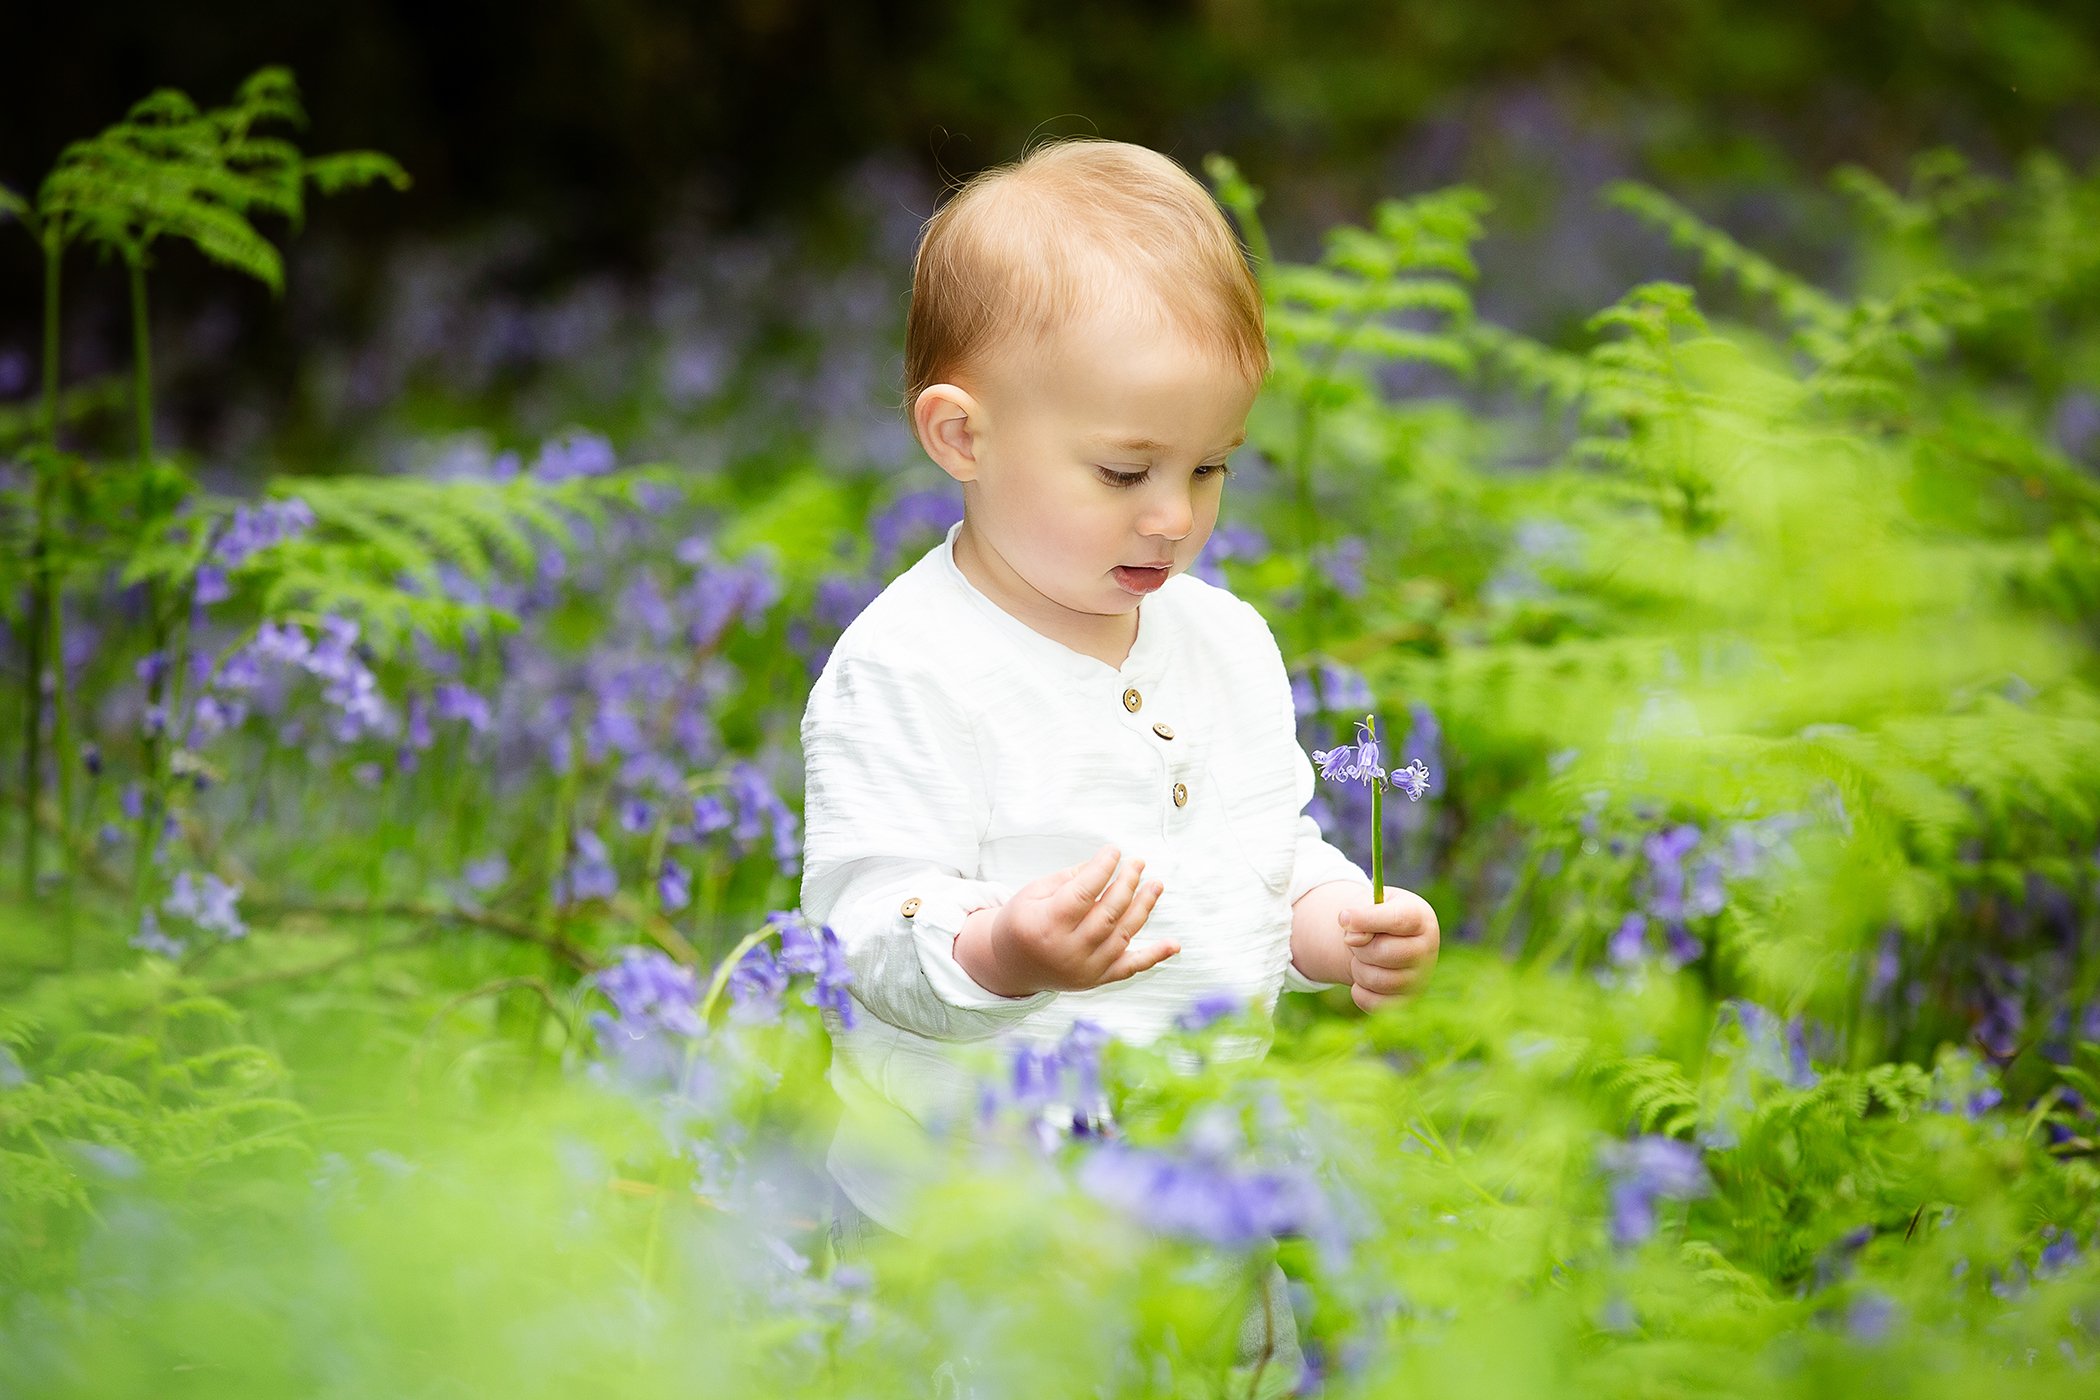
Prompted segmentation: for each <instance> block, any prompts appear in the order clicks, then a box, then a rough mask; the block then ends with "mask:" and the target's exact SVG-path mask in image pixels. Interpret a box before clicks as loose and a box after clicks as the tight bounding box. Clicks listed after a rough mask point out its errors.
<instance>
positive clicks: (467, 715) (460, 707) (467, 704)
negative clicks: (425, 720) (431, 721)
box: [430, 681, 491, 734]
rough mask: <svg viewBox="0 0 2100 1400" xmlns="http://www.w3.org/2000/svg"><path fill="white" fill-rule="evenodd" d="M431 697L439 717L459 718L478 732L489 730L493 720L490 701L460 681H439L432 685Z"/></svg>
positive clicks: (447, 718) (445, 718)
mask: <svg viewBox="0 0 2100 1400" xmlns="http://www.w3.org/2000/svg"><path fill="white" fill-rule="evenodd" d="M430 699H431V703H432V704H434V705H435V706H436V707H437V717H438V718H439V719H443V720H459V721H461V722H462V723H464V724H465V725H466V726H467V727H468V728H469V729H472V730H473V731H474V732H475V733H477V734H480V733H484V732H486V731H487V729H488V727H489V724H490V722H491V716H490V713H489V702H488V701H487V700H486V699H484V698H483V697H482V696H481V695H479V694H477V693H476V692H475V691H472V690H469V689H468V688H467V687H466V686H464V685H461V684H460V683H459V682H458V681H439V682H438V683H437V684H436V685H435V686H433V687H431V691H430Z"/></svg>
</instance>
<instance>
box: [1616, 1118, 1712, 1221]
mask: <svg viewBox="0 0 2100 1400" xmlns="http://www.w3.org/2000/svg"><path fill="white" fill-rule="evenodd" d="M1598 1157H1599V1160H1600V1162H1601V1163H1602V1164H1603V1166H1604V1168H1605V1170H1606V1171H1607V1172H1609V1173H1610V1175H1611V1178H1612V1184H1611V1237H1612V1243H1613V1244H1615V1245H1618V1246H1620V1247H1621V1248H1626V1247H1630V1246H1632V1245H1635V1244H1639V1243H1640V1242H1641V1241H1642V1240H1645V1239H1647V1238H1648V1236H1650V1235H1652V1234H1653V1233H1655V1203H1656V1202H1657V1201H1658V1200H1663V1199H1669V1200H1688V1199H1690V1198H1692V1197H1694V1196H1701V1195H1704V1194H1706V1193H1707V1192H1708V1191H1709V1190H1711V1189H1712V1183H1711V1182H1710V1181H1709V1180H1708V1178H1707V1175H1706V1167H1705V1164H1704V1163H1703V1162H1702V1161H1701V1158H1700V1151H1699V1148H1698V1147H1697V1146H1696V1145H1694V1144H1692V1143H1688V1142H1679V1141H1678V1140H1676V1139H1675V1138H1667V1137H1659V1136H1654V1135H1649V1136H1644V1137H1637V1138H1634V1139H1633V1140H1632V1141H1630V1142H1612V1143H1606V1144H1605V1145H1604V1148H1603V1150H1602V1151H1601V1152H1600V1153H1599V1154H1598Z"/></svg>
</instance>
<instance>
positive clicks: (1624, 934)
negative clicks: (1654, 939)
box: [1605, 910, 1648, 965]
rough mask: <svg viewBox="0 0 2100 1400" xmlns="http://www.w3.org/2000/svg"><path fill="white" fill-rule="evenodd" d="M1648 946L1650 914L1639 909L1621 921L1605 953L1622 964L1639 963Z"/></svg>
mask: <svg viewBox="0 0 2100 1400" xmlns="http://www.w3.org/2000/svg"><path fill="white" fill-rule="evenodd" d="M1647 946H1648V916H1647V915H1646V914H1643V913H1640V912H1639V911H1638V910H1636V911H1635V912H1633V913H1631V914H1628V915H1627V916H1626V917H1625V918H1624V919H1621V920H1620V921H1619V927H1618V929H1617V931H1616V932H1614V933H1613V934H1612V936H1611V942H1610V943H1609V944H1608V945H1607V946H1606V948H1605V953H1606V955H1607V956H1608V957H1610V958H1611V960H1612V961H1613V962H1615V963H1619V964H1621V965H1624V964H1628V963H1637V962H1639V961H1640V960H1641V955H1642V954H1643V953H1644V952H1646V951H1647Z"/></svg>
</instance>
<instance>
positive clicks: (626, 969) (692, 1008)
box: [598, 948, 700, 1035]
mask: <svg viewBox="0 0 2100 1400" xmlns="http://www.w3.org/2000/svg"><path fill="white" fill-rule="evenodd" d="M598 990H600V991H601V992H603V993H605V995H606V997H607V998H608V999H609V1000H610V1001H611V1002H612V1004H613V1007H614V1008H615V1009H616V1010H617V1011H618V1012H619V1014H620V1018H621V1020H623V1021H625V1022H627V1023H629V1025H631V1026H635V1027H645V1028H647V1027H659V1026H660V1027H662V1028H663V1029H665V1030H669V1031H674V1032H676V1033H677V1034H679V1035H698V1034H699V1033H700V1016H699V1010H698V1008H699V1003H700V990H699V981H698V979H697V978H696V977H695V976H694V975H693V970H692V969H691V968H689V967H687V966H685V965H684V964H683V963H680V962H678V961H676V960H674V959H673V958H671V957H670V956H669V955H667V954H665V953H663V952H661V951H660V950H658V949H655V948H627V949H624V950H623V951H622V952H621V955H620V960H619V961H618V962H616V963H614V964H613V965H612V966H610V967H608V968H606V969H605V970H603V971H602V972H600V973H599V974H598Z"/></svg>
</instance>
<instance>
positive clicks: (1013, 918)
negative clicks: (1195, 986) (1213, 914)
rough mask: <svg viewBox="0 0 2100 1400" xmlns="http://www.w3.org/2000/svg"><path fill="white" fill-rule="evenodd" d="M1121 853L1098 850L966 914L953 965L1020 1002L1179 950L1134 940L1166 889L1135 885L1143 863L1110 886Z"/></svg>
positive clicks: (1101, 980) (1136, 968)
mask: <svg viewBox="0 0 2100 1400" xmlns="http://www.w3.org/2000/svg"><path fill="white" fill-rule="evenodd" d="M1120 854H1121V853H1120V852H1118V851H1117V850H1116V848H1115V847H1113V846H1103V847H1102V848H1101V849H1100V850H1099V851H1096V852H1095V853H1094V856H1093V858H1092V859H1090V860H1086V861H1082V862H1080V863H1079V864H1077V865H1068V866H1066V867H1065V868H1064V869H1062V870H1053V871H1051V872H1050V873H1049V874H1048V875H1045V876H1042V877H1041V878H1040V879H1036V880H1032V881H1030V882H1029V883H1027V884H1025V885H1023V886H1021V888H1020V889H1018V890H1016V891H1014V897H1013V898H1012V899H1009V900H1008V901H1006V903H1004V904H1002V905H999V906H998V907H997V908H996V909H986V910H981V911H979V912H978V913H977V914H973V915H971V916H970V918H969V920H967V921H966V922H965V923H964V924H963V928H962V932H961V933H960V934H959V935H958V936H957V937H956V940H955V956H956V960H957V961H959V962H961V963H962V965H963V969H964V971H966V972H968V973H969V974H970V976H971V977H972V978H973V979H975V981H976V982H977V984H978V985H979V986H981V987H983V988H984V989H985V990H986V991H988V992H995V993H997V994H998V995H1000V996H1008V997H1021V996H1028V995H1030V994H1031V993H1034V992H1039V991H1045V990H1051V991H1060V992H1083V991H1085V990H1087V989H1088V988H1089V987H1099V986H1103V985H1106V984H1107V983H1110V982H1120V981H1122V980H1123V979H1124V978H1126V977H1130V976H1133V975H1135V974H1136V973H1140V972H1143V971H1144V970H1145V969H1146V968H1148V967H1152V966H1154V965H1155V964H1157V963H1160V962H1163V961H1165V960H1166V959H1168V958H1171V957H1173V956H1174V954H1176V953H1178V952H1180V951H1181V948H1180V945H1179V944H1176V943H1172V942H1168V941H1164V940H1148V941H1146V942H1143V943H1140V942H1137V941H1136V936H1137V932H1138V930H1139V929H1141V928H1143V927H1144V926H1145V920H1146V919H1147V918H1148V917H1150V915H1151V913H1152V906H1153V905H1155V904H1157V903H1158V902H1159V896H1160V892H1161V891H1162V890H1163V889H1164V888H1165V886H1163V885H1161V884H1160V883H1159V882H1158V881H1156V880H1155V881H1151V882H1149V883H1146V884H1144V885H1142V886H1140V884H1139V883H1138V881H1139V877H1140V876H1141V875H1142V874H1143V872H1144V868H1145V864H1144V862H1143V861H1138V860H1133V861H1130V862H1129V863H1127V864H1126V865H1125V866H1124V867H1123V871H1122V873H1121V874H1119V875H1117V876H1116V877H1115V879H1113V880H1110V879H1109V872H1111V871H1113V870H1114V869H1115V868H1116V862H1117V860H1118V859H1119V858H1120ZM1104 886H1106V888H1104ZM987 916H989V917H987Z"/></svg>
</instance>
